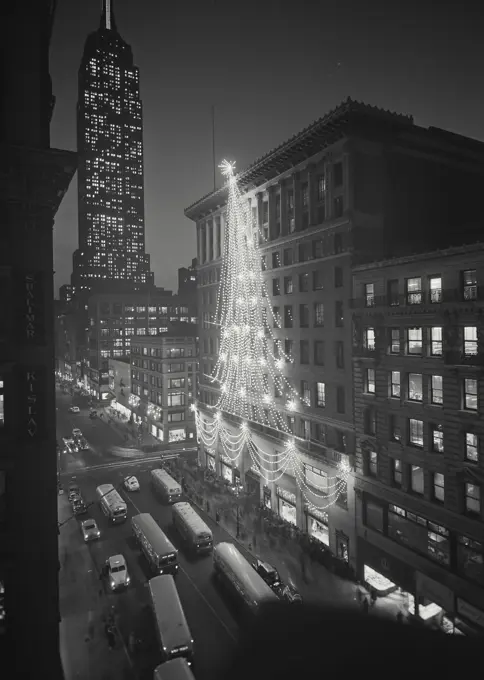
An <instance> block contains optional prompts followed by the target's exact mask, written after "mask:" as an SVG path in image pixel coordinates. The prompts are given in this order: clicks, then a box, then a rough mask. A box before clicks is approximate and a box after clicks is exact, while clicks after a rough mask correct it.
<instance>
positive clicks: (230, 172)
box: [218, 159, 235, 177]
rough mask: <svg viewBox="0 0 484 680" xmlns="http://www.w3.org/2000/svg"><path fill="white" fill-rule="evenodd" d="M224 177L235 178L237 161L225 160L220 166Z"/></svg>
mask: <svg viewBox="0 0 484 680" xmlns="http://www.w3.org/2000/svg"><path fill="white" fill-rule="evenodd" d="M218 167H219V168H220V170H221V172H222V175H223V176H224V177H233V176H234V174H235V161H233V162H231V161H227V160H225V159H224V160H223V161H222V162H221V163H220V165H219V166H218Z"/></svg>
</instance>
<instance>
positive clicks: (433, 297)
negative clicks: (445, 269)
mask: <svg viewBox="0 0 484 680" xmlns="http://www.w3.org/2000/svg"><path fill="white" fill-rule="evenodd" d="M429 288H430V302H431V303H435V302H442V277H441V276H431V277H430V279H429Z"/></svg>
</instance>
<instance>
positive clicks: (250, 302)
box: [194, 161, 349, 509]
mask: <svg viewBox="0 0 484 680" xmlns="http://www.w3.org/2000/svg"><path fill="white" fill-rule="evenodd" d="M219 167H220V169H221V171H222V174H223V175H224V176H225V177H226V178H227V181H228V201H227V217H226V221H225V232H224V253H223V268H222V275H221V281H220V286H219V290H218V297H217V307H216V312H215V319H213V320H212V323H214V324H215V325H217V326H218V327H219V328H220V352H219V355H218V360H217V363H216V365H215V367H214V369H213V373H212V375H210V376H205V377H208V378H209V379H210V381H211V382H212V383H214V385H216V386H217V388H218V389H219V390H220V397H219V399H218V401H217V403H216V405H215V406H211V407H209V408H211V409H213V410H214V411H215V413H214V415H213V417H206V416H204V415H202V414H201V413H200V411H199V410H198V408H197V407H196V406H194V411H195V415H196V425H197V436H198V439H199V441H200V439H201V440H202V441H203V443H204V445H205V446H206V447H209V448H210V447H212V446H214V444H216V442H220V443H221V444H222V448H223V450H224V454H225V455H226V456H227V457H228V458H229V459H230V460H231V461H232V462H233V463H236V462H237V461H238V460H239V458H240V456H241V455H242V452H243V450H244V447H245V448H246V449H247V451H248V453H249V455H250V457H251V460H252V463H253V467H254V468H255V469H256V470H257V471H258V472H259V474H260V475H261V476H262V478H263V479H264V480H265V481H266V482H267V483H273V482H277V481H278V479H280V478H281V477H282V476H283V475H284V474H285V473H286V472H292V473H293V475H294V477H295V479H296V482H297V484H298V486H299V488H300V489H301V492H302V494H303V497H304V499H305V501H306V502H307V504H308V507H310V508H311V507H313V508H317V509H324V508H327V507H329V506H330V505H332V504H333V503H334V502H335V501H336V500H337V498H338V496H339V494H340V493H341V491H343V489H344V488H345V487H346V481H347V477H348V474H349V465H348V464H345V463H343V464H340V465H339V468H338V474H337V475H335V476H334V477H330V478H328V479H327V484H326V485H325V486H324V489H323V488H321V489H318V488H316V487H314V485H312V486H311V487H309V486H308V485H307V484H306V482H305V474H304V464H303V463H302V461H301V458H300V454H299V452H298V449H297V445H296V438H295V437H294V435H293V434H292V428H291V427H290V425H289V421H288V418H290V417H292V416H293V414H294V413H295V412H302V411H303V410H304V406H305V405H308V406H309V403H308V402H307V401H305V400H304V399H302V398H301V397H300V395H299V393H298V392H297V391H296V390H295V389H294V387H293V386H292V385H291V383H290V381H289V380H288V379H287V377H286V376H285V375H284V369H285V366H286V364H289V363H292V362H293V359H292V357H291V356H289V355H287V354H285V352H283V351H282V347H281V342H280V340H279V339H278V338H276V337H275V336H274V334H273V331H272V328H274V327H275V328H277V327H279V326H280V318H275V317H274V316H273V314H272V307H271V306H270V305H269V306H266V305H265V304H264V300H265V299H266V300H267V299H270V298H269V295H268V292H267V290H266V288H265V283H264V280H263V277H262V266H261V257H260V254H259V238H260V237H261V234H260V232H259V229H258V227H257V224H254V223H253V220H252V216H251V209H250V205H249V202H248V201H247V200H246V199H244V198H243V196H242V192H241V190H240V187H239V185H238V183H237V178H236V176H235V173H234V164H233V163H229V162H228V161H223V162H222V164H221V165H220V166H219ZM262 238H263V237H262ZM269 315H270V317H271V318H268V316H269ZM273 394H277V395H279V396H278V397H276V398H274V397H273V396H272V395H273ZM224 413H225V414H228V415H232V416H236V417H237V418H240V419H242V420H243V422H242V424H241V426H240V427H239V431H238V432H237V433H236V434H234V433H233V430H234V425H233V424H231V425H230V427H228V426H227V425H226V424H225V423H224V418H223V414H224ZM250 421H252V422H254V423H259V424H261V425H264V426H266V427H269V428H271V429H273V430H278V431H279V432H282V433H284V434H286V435H287V436H288V438H287V442H286V444H285V446H284V450H283V451H282V452H281V453H269V452H265V451H263V450H262V449H261V447H260V446H259V445H257V444H256V443H255V441H254V437H253V433H252V431H251V429H250V427H249V425H248V422H250ZM320 492H321V493H320Z"/></svg>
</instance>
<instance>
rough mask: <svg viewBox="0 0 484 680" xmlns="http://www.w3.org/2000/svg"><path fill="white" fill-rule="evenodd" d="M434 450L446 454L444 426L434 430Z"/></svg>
mask: <svg viewBox="0 0 484 680" xmlns="http://www.w3.org/2000/svg"><path fill="white" fill-rule="evenodd" d="M432 450H433V451H435V453H444V431H443V428H442V425H437V426H436V427H433V428H432Z"/></svg>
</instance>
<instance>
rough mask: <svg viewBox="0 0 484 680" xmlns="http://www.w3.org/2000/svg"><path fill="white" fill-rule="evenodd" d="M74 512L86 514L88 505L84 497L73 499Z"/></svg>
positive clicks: (75, 513)
mask: <svg viewBox="0 0 484 680" xmlns="http://www.w3.org/2000/svg"><path fill="white" fill-rule="evenodd" d="M72 512H73V513H74V515H76V517H77V515H85V514H86V512H87V505H86V504H85V502H84V500H83V498H81V496H79V497H78V498H74V499H73V501H72Z"/></svg>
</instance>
